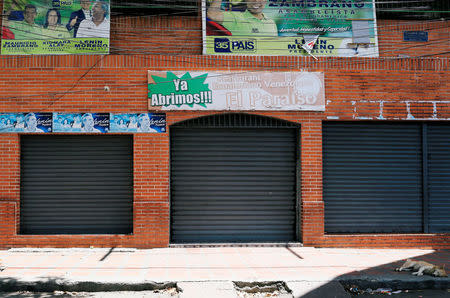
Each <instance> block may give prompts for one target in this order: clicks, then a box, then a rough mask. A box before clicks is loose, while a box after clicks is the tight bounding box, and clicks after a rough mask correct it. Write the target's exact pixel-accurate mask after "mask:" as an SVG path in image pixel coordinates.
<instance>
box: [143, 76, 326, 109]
mask: <svg viewBox="0 0 450 298" xmlns="http://www.w3.org/2000/svg"><path fill="white" fill-rule="evenodd" d="M324 86H325V84H324V76H323V73H322V72H244V73H219V72H214V73H201V72H170V71H168V72H163V71H149V73H148V108H149V110H156V111H158V110H238V111H246V110H247V111H248V110H251V111H252V110H268V111H274V110H281V111H298V110H309V111H324V110H325V90H324Z"/></svg>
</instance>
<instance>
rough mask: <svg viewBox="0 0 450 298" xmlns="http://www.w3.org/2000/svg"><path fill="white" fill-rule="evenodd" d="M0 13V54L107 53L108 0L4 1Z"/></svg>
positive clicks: (108, 28) (108, 29) (108, 30)
mask: <svg viewBox="0 0 450 298" xmlns="http://www.w3.org/2000/svg"><path fill="white" fill-rule="evenodd" d="M2 16H3V27H2V39H1V54H2V55H52V54H108V53H109V32H110V2H109V0H102V1H91V0H21V1H18V0H4V1H3V13H2Z"/></svg>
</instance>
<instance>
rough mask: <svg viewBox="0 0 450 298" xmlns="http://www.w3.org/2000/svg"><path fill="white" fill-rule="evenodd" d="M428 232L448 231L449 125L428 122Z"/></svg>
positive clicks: (449, 198) (449, 187) (449, 202)
mask: <svg viewBox="0 0 450 298" xmlns="http://www.w3.org/2000/svg"><path fill="white" fill-rule="evenodd" d="M427 126H428V175H429V176H428V196H429V197H428V232H430V233H449V232H450V125H448V124H428V125H427Z"/></svg>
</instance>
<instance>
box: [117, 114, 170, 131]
mask: <svg viewBox="0 0 450 298" xmlns="http://www.w3.org/2000/svg"><path fill="white" fill-rule="evenodd" d="M110 123H111V132H146V133H148V132H156V133H160V132H162V133H164V132H166V114H152V113H141V114H111V122H110Z"/></svg>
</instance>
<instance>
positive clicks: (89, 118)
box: [53, 113, 110, 133]
mask: <svg viewBox="0 0 450 298" xmlns="http://www.w3.org/2000/svg"><path fill="white" fill-rule="evenodd" d="M53 119H54V122H53V123H54V129H53V132H83V133H107V132H109V123H110V121H109V120H110V114H109V113H74V114H63V113H54V114H53Z"/></svg>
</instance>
